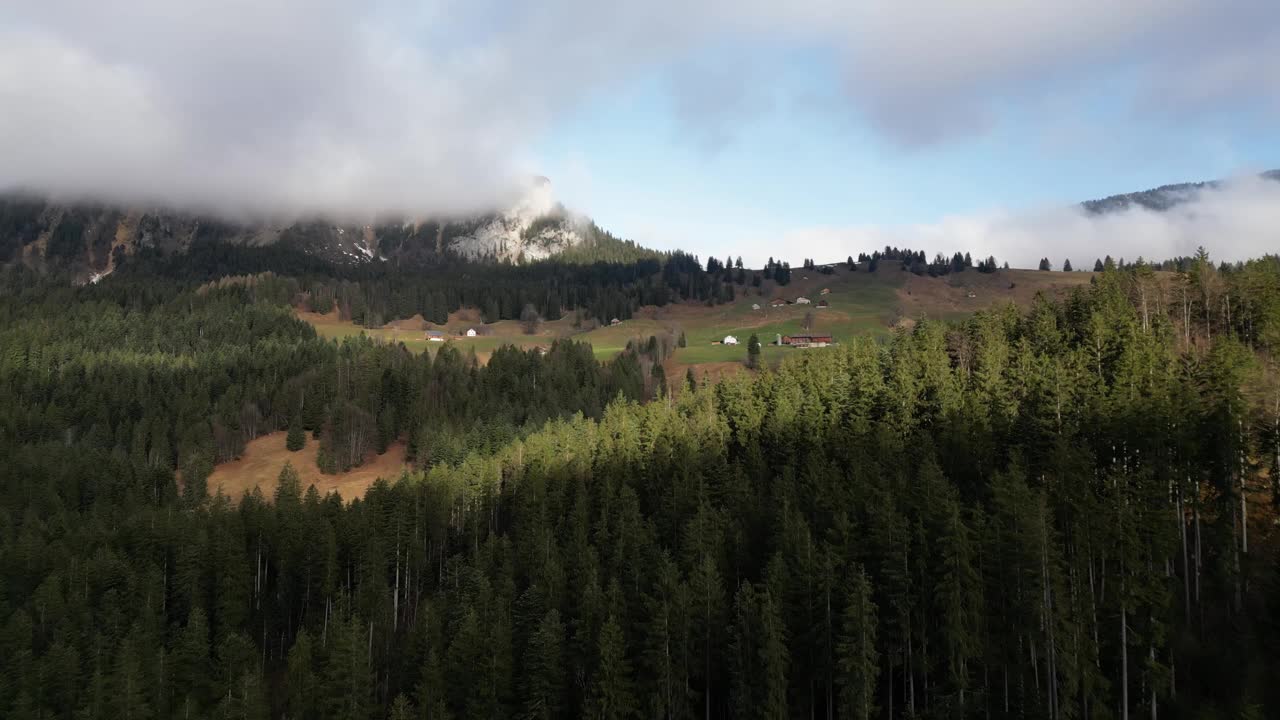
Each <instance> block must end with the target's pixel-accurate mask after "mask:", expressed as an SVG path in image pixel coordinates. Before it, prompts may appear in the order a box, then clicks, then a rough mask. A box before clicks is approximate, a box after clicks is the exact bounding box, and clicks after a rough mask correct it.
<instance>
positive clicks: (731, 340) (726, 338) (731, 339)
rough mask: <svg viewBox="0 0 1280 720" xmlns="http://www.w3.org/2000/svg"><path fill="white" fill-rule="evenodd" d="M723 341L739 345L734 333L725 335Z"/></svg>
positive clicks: (727, 343) (726, 343)
mask: <svg viewBox="0 0 1280 720" xmlns="http://www.w3.org/2000/svg"><path fill="white" fill-rule="evenodd" d="M722 342H723V343H724V344H725V345H737V344H738V338H736V337H734V336H732V335H725V336H724V340H723V341H722Z"/></svg>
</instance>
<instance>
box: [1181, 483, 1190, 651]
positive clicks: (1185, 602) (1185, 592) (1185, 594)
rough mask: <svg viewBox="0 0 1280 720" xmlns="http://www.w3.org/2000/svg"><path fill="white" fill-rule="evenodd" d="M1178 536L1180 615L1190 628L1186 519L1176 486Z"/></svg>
mask: <svg viewBox="0 0 1280 720" xmlns="http://www.w3.org/2000/svg"><path fill="white" fill-rule="evenodd" d="M1178 534H1179V535H1180V536H1181V539H1182V614H1183V619H1184V621H1185V622H1186V624H1187V627H1191V568H1190V567H1189V565H1188V563H1187V518H1186V515H1184V514H1183V509H1182V485H1178Z"/></svg>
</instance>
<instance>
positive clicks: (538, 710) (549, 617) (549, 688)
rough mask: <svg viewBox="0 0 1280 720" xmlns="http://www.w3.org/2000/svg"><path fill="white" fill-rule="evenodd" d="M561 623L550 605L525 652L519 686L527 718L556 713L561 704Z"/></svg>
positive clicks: (524, 715) (532, 718)
mask: <svg viewBox="0 0 1280 720" xmlns="http://www.w3.org/2000/svg"><path fill="white" fill-rule="evenodd" d="M563 642H564V625H563V624H562V623H561V622H560V611H558V610H556V609H554V608H553V609H551V610H549V611H548V612H547V614H546V615H545V616H544V617H543V618H542V620H541V621H540V622H539V623H538V627H537V629H536V630H535V631H534V633H533V636H532V637H530V638H529V647H528V649H527V650H526V652H525V658H524V662H525V680H524V683H523V685H522V687H521V691H520V694H521V697H522V698H523V706H524V711H523V714H522V717H524V718H526V719H527V720H537V719H538V718H555V717H560V715H561V709H562V706H563V692H564V689H563V688H564V685H563V683H564V668H563V659H562V644H563Z"/></svg>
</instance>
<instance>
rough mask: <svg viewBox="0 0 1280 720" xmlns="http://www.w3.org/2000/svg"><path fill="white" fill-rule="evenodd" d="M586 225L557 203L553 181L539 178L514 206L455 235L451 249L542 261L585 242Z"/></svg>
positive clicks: (467, 253)
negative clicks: (466, 231) (552, 187)
mask: <svg viewBox="0 0 1280 720" xmlns="http://www.w3.org/2000/svg"><path fill="white" fill-rule="evenodd" d="M584 225H585V219H584V218H579V217H576V216H571V215H570V214H569V213H568V212H567V211H566V210H565V209H564V207H563V206H562V205H560V204H559V203H557V202H556V200H555V193H554V192H553V191H552V189H551V181H550V180H547V179H546V178H543V177H539V178H536V179H535V180H534V181H533V182H532V183H531V186H530V187H529V189H528V190H527V191H526V192H525V193H524V195H523V196H522V197H521V198H520V199H519V201H517V202H516V203H515V204H514V205H513V206H512V207H510V208H508V209H507V210H506V211H505V212H503V213H501V214H498V215H494V216H492V217H490V218H487V219H486V220H484V221H482V222H481V224H480V225H479V226H478V227H477V228H476V229H475V230H473V231H472V232H470V233H467V234H464V235H460V236H457V237H455V238H454V239H453V242H452V243H451V249H452V250H453V251H454V252H456V253H458V254H460V255H463V256H465V257H469V258H494V259H497V260H502V261H506V262H516V261H529V260H541V259H544V258H547V257H550V256H551V255H554V254H556V253H558V252H562V251H564V250H567V249H569V248H571V247H573V246H575V245H579V244H581V243H582V241H583V238H584V233H583V231H582V228H583V227H584Z"/></svg>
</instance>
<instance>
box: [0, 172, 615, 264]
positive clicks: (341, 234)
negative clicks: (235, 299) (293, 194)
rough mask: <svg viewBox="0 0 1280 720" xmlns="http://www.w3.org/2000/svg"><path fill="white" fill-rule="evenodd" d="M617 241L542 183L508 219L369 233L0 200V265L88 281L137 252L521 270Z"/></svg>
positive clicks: (375, 227) (402, 224)
mask: <svg viewBox="0 0 1280 720" xmlns="http://www.w3.org/2000/svg"><path fill="white" fill-rule="evenodd" d="M609 241H615V242H617V241H616V239H614V238H612V237H611V236H608V235H607V234H606V233H602V232H601V231H600V230H599V229H598V228H596V226H595V225H594V224H592V223H591V222H590V221H589V220H588V219H587V218H585V217H581V216H576V215H573V214H571V213H570V212H569V211H567V210H566V209H565V208H564V206H562V205H560V204H559V203H557V202H556V200H555V196H554V193H553V191H552V187H551V181H550V180H548V179H547V178H544V177H537V178H534V179H533V180H532V181H531V182H530V183H529V185H528V187H527V188H526V189H525V191H524V193H523V194H522V195H521V196H520V197H519V199H518V200H517V201H516V202H515V203H514V204H513V205H512V206H511V207H509V208H507V209H505V210H501V211H496V212H491V213H486V214H481V215H476V216H471V217H461V218H426V219H417V220H397V221H394V222H380V223H375V224H367V225H359V224H335V223H332V222H327V221H323V220H302V221H297V222H290V223H272V222H267V221H263V222H235V221H227V220H221V219H218V218H215V217H211V216H208V215H200V214H194V213H187V212H180V211H170V210H160V209H149V208H121V207H113V206H109V205H101V204H93V203H73V204H62V203H55V202H49V201H47V200H45V199H43V198H40V197H37V196H34V195H29V194H21V193H10V194H8V195H4V196H0V264H3V263H9V262H13V261H15V260H18V261H22V262H25V263H27V264H28V265H33V266H37V267H41V266H47V265H64V266H68V267H71V268H72V269H73V270H75V271H77V272H78V273H79V274H80V275H81V276H82V277H84V278H85V279H87V280H89V281H96V280H97V279H98V278H100V277H102V276H104V275H106V274H109V273H110V272H111V271H112V270H114V268H115V264H116V261H117V260H118V259H119V258H120V257H122V256H127V255H130V254H133V253H134V252H137V251H139V250H142V249H148V248H153V249H157V250H160V251H163V252H168V253H173V252H185V251H186V250H188V249H190V247H191V246H192V245H193V244H196V243H202V242H230V243H238V244H245V245H272V244H286V245H289V246H292V247H295V248H297V249H300V250H302V251H304V252H306V253H308V254H310V255H314V256H316V257H319V258H322V259H324V260H327V261H329V262H334V263H339V264H348V265H350V264H359V263H364V262H369V261H371V260H373V259H375V258H379V259H383V260H391V261H413V260H426V259H431V258H435V257H440V256H444V255H453V256H459V257H464V258H468V259H492V260H497V261H505V262H522V261H528V260H538V259H543V258H547V257H550V256H552V255H556V254H558V253H562V252H564V251H566V250H569V249H570V248H579V247H581V246H583V245H591V244H592V243H607V242H609Z"/></svg>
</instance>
